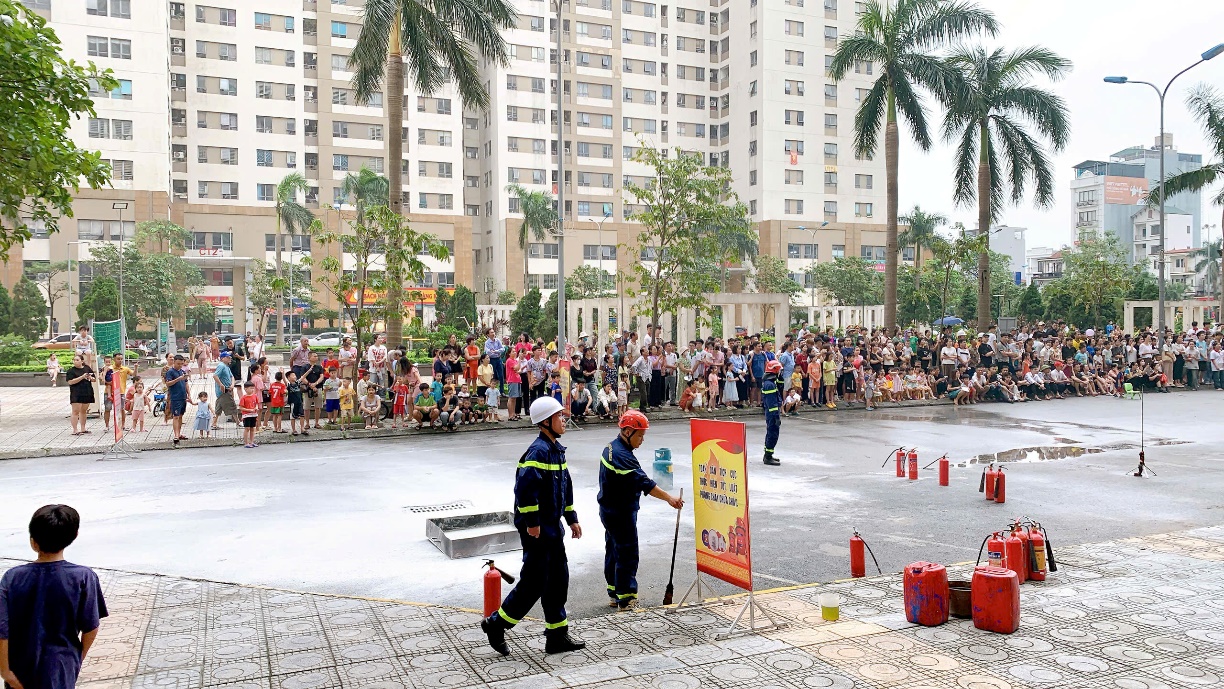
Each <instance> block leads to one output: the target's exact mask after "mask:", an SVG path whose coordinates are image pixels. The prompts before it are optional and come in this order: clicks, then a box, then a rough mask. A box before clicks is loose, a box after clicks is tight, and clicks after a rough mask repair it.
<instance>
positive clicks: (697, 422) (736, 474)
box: [689, 419, 752, 591]
mask: <svg viewBox="0 0 1224 689" xmlns="http://www.w3.org/2000/svg"><path fill="white" fill-rule="evenodd" d="M689 431H690V435H691V437H692V442H693V496H694V499H693V522H694V530H695V532H696V545H697V571H698V572H705V573H706V574H709V575H710V576H712V577H716V578H718V579H721V580H723V581H725V582H727V583H728V584H733V585H735V586H738V587H740V588H742V589H744V590H745V591H751V590H752V548H751V541H752V539H751V532H750V530H749V528H748V472H747V455H746V451H745V449H744V448H745V446H746V444H747V440H746V434H745V430H744V424H742V423H738V422H734V421H709V420H705V419H693V420H692V421H691V422H690V427H689Z"/></svg>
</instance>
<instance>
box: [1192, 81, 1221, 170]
mask: <svg viewBox="0 0 1224 689" xmlns="http://www.w3.org/2000/svg"><path fill="white" fill-rule="evenodd" d="M1186 107H1187V108H1189V109H1190V112H1191V113H1192V114H1193V115H1194V118H1195V119H1196V120H1198V121H1199V122H1201V123H1202V125H1203V129H1204V130H1205V131H1206V132H1207V140H1208V145H1210V146H1211V148H1212V150H1213V151H1214V152H1215V157H1216V158H1219V159H1220V160H1222V161H1224V95H1221V94H1220V92H1219V91H1217V90H1216V89H1215V87H1213V86H1211V85H1209V84H1199V85H1197V86H1195V87H1194V88H1193V89H1192V90H1191V91H1190V95H1189V97H1187V98H1186Z"/></svg>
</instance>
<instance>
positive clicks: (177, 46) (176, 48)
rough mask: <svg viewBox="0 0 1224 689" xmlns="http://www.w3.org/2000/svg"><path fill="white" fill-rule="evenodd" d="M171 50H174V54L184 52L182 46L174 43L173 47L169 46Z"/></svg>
mask: <svg viewBox="0 0 1224 689" xmlns="http://www.w3.org/2000/svg"><path fill="white" fill-rule="evenodd" d="M171 50H172V51H173V52H174V54H175V55H182V54H183V53H184V52H185V51H184V50H183V46H181V45H176V46H174V47H173V48H171Z"/></svg>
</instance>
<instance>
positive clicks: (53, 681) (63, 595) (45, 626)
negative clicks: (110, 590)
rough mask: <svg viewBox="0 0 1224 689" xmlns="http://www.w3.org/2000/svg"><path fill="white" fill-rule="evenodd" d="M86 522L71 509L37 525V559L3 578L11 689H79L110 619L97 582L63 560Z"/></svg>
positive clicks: (33, 530)
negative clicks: (91, 651) (101, 627)
mask: <svg viewBox="0 0 1224 689" xmlns="http://www.w3.org/2000/svg"><path fill="white" fill-rule="evenodd" d="M80 526H81V517H80V515H79V514H77V511H76V510H74V509H72V508H71V507H69V506H67V505H46V506H44V507H40V508H39V509H38V511H37V512H35V513H34V517H33V518H32V519H31V520H30V547H32V548H33V549H34V551H35V552H37V553H38V558H37V559H36V560H35V561H34V562H31V563H29V564H25V565H21V566H20V567H14V568H13V569H10V570H9V571H7V572H5V573H4V577H3V578H2V579H0V679H3V681H4V683H5V684H7V685H8V686H9V687H12V689H24V688H25V687H30V688H31V689H35V688H36V689H72V688H73V687H75V686H76V681H77V676H78V675H79V674H80V673H81V663H82V661H84V660H85V655H86V654H87V653H89V647H90V646H92V645H93V642H94V639H95V638H97V636H98V626H99V624H100V623H101V619H102V618H103V617H106V615H107V612H106V601H105V600H103V598H102V586H101V584H99V583H98V575H96V574H94V572H93V570H91V569H89V568H88V567H82V566H80V565H74V564H72V563H71V562H68V561H67V560H65V559H64V549H65V548H67V547H68V546H69V545H70V544H71V543H72V542H73V541H74V540H76V537H77V531H78V530H79V529H80Z"/></svg>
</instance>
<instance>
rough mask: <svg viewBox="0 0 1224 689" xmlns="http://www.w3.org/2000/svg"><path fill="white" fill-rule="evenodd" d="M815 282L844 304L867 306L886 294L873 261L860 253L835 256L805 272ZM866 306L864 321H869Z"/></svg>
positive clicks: (878, 301) (840, 303)
mask: <svg viewBox="0 0 1224 689" xmlns="http://www.w3.org/2000/svg"><path fill="white" fill-rule="evenodd" d="M806 272H807V273H808V274H809V275H811V276H812V283H813V284H815V285H816V288H817V289H819V290H821V291H822V292H824V293H825V294H826V295H828V297H829V298H831V299H832V300H833V301H835V302H837V303H838V304H839V305H841V306H859V307H866V306H868V305H875V304H878V303H880V300H881V299H882V298H883V296H884V276H883V275H881V274H880V273H879V272H877V271H876V269H875V266H874V265H873V264H870V263H868V262H867V261H864V260H863V259H861V258H859V257H857V256H848V257H841V258H835V259H833V260H832V261H827V262H825V263H817V264H816V265H814V266H810V267H808V269H807V271H806ZM866 314H867V310H866V308H864V309H863V316H862V318H863V320H862V322H863V323H866V322H867V315H866Z"/></svg>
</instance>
